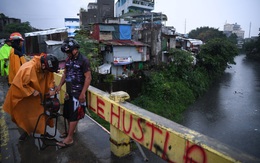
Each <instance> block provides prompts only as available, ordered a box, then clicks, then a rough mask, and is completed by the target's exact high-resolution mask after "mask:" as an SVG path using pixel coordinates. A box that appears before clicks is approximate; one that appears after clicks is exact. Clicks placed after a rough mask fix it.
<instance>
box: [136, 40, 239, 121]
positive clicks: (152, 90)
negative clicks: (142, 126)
mask: <svg viewBox="0 0 260 163" xmlns="http://www.w3.org/2000/svg"><path fill="white" fill-rule="evenodd" d="M170 54H171V57H172V58H173V59H172V60H171V62H169V63H168V64H164V65H160V66H159V67H157V68H156V69H155V70H154V71H152V72H149V73H147V74H149V75H147V76H146V80H145V84H144V86H145V87H144V88H143V91H142V95H141V96H140V97H138V98H137V99H135V100H134V101H132V103H134V104H136V105H138V106H140V107H142V108H145V109H147V110H149V111H151V112H154V113H156V114H158V115H161V116H163V117H166V118H168V119H170V120H173V121H179V120H180V119H181V118H182V117H181V113H182V112H183V111H184V110H185V109H186V108H187V107H188V106H189V105H190V104H192V103H193V102H194V101H195V100H196V98H198V97H199V96H201V95H203V94H204V93H205V91H206V90H208V87H209V86H210V84H211V83H212V81H214V79H215V78H217V77H219V76H220V75H221V74H222V73H223V72H224V70H225V69H226V68H227V67H228V66H229V64H235V62H234V57H235V56H236V55H237V54H238V51H237V48H236V46H235V45H234V44H233V43H231V42H230V41H229V40H228V39H226V38H223V39H220V38H216V39H212V40H209V41H208V42H207V43H206V44H205V45H203V46H202V47H201V51H200V52H199V54H198V55H197V57H198V62H197V64H196V65H194V64H193V63H194V62H193V59H194V57H192V54H191V53H189V52H186V51H181V50H177V49H173V50H172V51H171V52H170Z"/></svg>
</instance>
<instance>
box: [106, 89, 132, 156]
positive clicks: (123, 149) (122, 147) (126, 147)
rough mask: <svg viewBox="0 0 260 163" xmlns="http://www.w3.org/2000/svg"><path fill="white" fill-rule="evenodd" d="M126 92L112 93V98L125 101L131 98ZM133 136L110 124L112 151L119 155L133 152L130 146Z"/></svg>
mask: <svg viewBox="0 0 260 163" xmlns="http://www.w3.org/2000/svg"><path fill="white" fill-rule="evenodd" d="M129 98H130V97H129V95H128V94H127V93H126V92H123V91H118V92H113V93H111V94H110V99H111V100H113V101H115V102H124V101H125V100H126V99H129ZM130 140H131V138H130V137H129V136H128V135H126V134H125V133H123V132H122V131H120V130H119V129H117V128H116V127H114V126H113V125H111V124H110V147H111V151H112V153H113V154H114V155H116V156H117V157H123V156H125V155H128V154H129V153H130V152H131V148H130Z"/></svg>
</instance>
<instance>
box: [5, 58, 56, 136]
mask: <svg viewBox="0 0 260 163" xmlns="http://www.w3.org/2000/svg"><path fill="white" fill-rule="evenodd" d="M58 67H59V61H58V59H57V58H56V57H55V56H53V55H47V54H45V53H42V54H41V55H40V56H34V58H32V59H31V60H30V61H29V62H26V63H24V64H23V65H22V66H21V67H20V69H19V70H18V72H17V74H16V76H15V77H14V79H13V82H12V84H11V86H10V88H9V90H8V92H7V95H6V99H5V101H4V104H3V109H4V111H5V112H7V113H8V114H10V115H11V118H12V121H13V122H14V123H16V124H17V126H19V127H20V128H22V129H23V130H24V131H25V132H24V133H23V134H22V135H21V136H20V138H19V140H20V141H23V140H26V138H27V137H28V136H29V134H30V133H32V132H34V128H35V126H36V123H37V120H38V118H39V116H40V115H41V114H42V113H43V112H44V107H43V106H42V105H41V97H40V94H41V95H45V94H47V93H49V94H50V96H53V95H55V91H54V88H55V82H54V74H53V72H57V71H58ZM46 118H47V117H44V118H41V119H40V121H39V123H38V125H37V130H36V132H35V133H39V134H45V133H44V132H45V120H46ZM50 122H51V123H50V124H49V125H50V127H53V121H50Z"/></svg>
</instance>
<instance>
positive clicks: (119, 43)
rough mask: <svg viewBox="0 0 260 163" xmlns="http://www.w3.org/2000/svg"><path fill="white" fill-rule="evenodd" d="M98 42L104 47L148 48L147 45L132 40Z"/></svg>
mask: <svg viewBox="0 0 260 163" xmlns="http://www.w3.org/2000/svg"><path fill="white" fill-rule="evenodd" d="M100 42H101V43H102V44H105V45H113V46H149V45H148V44H145V43H142V42H140V41H133V40H102V41H100Z"/></svg>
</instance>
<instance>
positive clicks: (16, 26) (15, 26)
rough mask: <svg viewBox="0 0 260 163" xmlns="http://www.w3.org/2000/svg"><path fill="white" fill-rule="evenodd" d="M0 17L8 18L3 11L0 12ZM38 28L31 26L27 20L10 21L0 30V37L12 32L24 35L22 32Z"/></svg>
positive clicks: (7, 35)
mask: <svg viewBox="0 0 260 163" xmlns="http://www.w3.org/2000/svg"><path fill="white" fill-rule="evenodd" d="M0 17H1V18H8V17H7V16H5V15H4V14H3V13H0ZM37 30H38V29H36V28H33V27H32V26H31V25H30V23H29V22H23V23H11V24H7V25H6V26H4V29H3V30H2V31H0V38H7V37H9V36H10V34H11V33H13V32H19V33H21V34H22V35H23V36H24V33H28V32H33V31H37Z"/></svg>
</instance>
